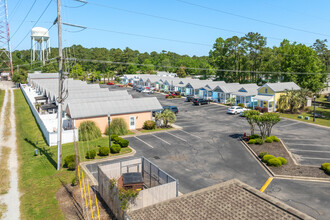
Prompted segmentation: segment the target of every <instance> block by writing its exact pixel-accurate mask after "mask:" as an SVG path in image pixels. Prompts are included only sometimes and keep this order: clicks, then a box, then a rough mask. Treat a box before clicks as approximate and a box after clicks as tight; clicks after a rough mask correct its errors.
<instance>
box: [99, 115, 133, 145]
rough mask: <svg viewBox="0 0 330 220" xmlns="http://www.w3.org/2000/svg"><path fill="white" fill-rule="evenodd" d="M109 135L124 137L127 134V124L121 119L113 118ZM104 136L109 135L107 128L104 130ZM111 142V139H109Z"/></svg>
mask: <svg viewBox="0 0 330 220" xmlns="http://www.w3.org/2000/svg"><path fill="white" fill-rule="evenodd" d="M110 133H111V136H112V135H117V136H118V135H126V134H127V133H128V129H127V124H126V122H125V120H124V119H123V118H115V119H112V120H111V124H110ZM104 134H105V135H108V134H109V126H107V127H106V128H105V132H104ZM111 140H112V138H111Z"/></svg>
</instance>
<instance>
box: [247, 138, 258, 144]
mask: <svg viewBox="0 0 330 220" xmlns="http://www.w3.org/2000/svg"><path fill="white" fill-rule="evenodd" d="M248 143H249V144H255V143H256V139H250V140H249V142H248Z"/></svg>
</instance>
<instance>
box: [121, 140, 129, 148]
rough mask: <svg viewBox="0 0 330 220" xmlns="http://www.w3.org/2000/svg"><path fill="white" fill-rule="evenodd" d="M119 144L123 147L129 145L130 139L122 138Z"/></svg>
mask: <svg viewBox="0 0 330 220" xmlns="http://www.w3.org/2000/svg"><path fill="white" fill-rule="evenodd" d="M119 145H120V146H121V147H128V145H129V141H128V140H125V139H122V140H120V141H119Z"/></svg>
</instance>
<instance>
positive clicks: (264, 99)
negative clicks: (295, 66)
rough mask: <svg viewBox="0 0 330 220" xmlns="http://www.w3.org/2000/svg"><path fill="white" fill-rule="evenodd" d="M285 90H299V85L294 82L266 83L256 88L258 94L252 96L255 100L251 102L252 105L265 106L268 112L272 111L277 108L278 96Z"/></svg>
mask: <svg viewBox="0 0 330 220" xmlns="http://www.w3.org/2000/svg"><path fill="white" fill-rule="evenodd" d="M287 90H300V87H299V86H298V85H297V84H295V83H294V82H278V83H266V84H265V85H263V86H261V87H260V88H259V89H258V94H257V95H256V96H254V97H253V99H254V100H256V101H257V102H256V103H255V102H253V106H252V107H253V108H254V107H255V106H259V107H261V108H263V107H266V108H268V111H269V112H274V111H276V110H277V108H278V100H279V99H280V96H281V95H283V94H285V92H286V91H287ZM255 104H257V105H255Z"/></svg>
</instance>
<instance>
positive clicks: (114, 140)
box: [111, 137, 124, 144]
mask: <svg viewBox="0 0 330 220" xmlns="http://www.w3.org/2000/svg"><path fill="white" fill-rule="evenodd" d="M111 140H112V141H113V142H114V143H115V144H119V143H120V142H121V141H122V140H124V139H123V138H121V137H115V138H114V139H111Z"/></svg>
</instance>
